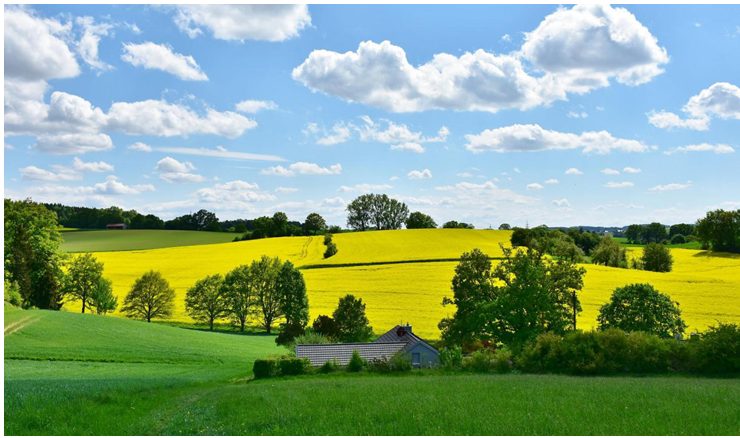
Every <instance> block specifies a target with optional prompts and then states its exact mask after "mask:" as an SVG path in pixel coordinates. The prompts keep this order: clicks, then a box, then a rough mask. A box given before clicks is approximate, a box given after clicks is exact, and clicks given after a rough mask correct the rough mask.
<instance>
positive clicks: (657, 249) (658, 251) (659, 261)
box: [642, 243, 673, 272]
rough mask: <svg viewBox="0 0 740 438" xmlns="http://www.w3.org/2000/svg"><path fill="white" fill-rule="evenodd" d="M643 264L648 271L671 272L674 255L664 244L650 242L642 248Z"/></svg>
mask: <svg viewBox="0 0 740 438" xmlns="http://www.w3.org/2000/svg"><path fill="white" fill-rule="evenodd" d="M642 265H643V268H644V269H645V270H646V271H653V272H670V271H671V268H672V267H673V256H671V252H670V251H669V250H668V248H666V247H665V246H663V244H660V243H648V244H647V245H645V248H643V250H642Z"/></svg>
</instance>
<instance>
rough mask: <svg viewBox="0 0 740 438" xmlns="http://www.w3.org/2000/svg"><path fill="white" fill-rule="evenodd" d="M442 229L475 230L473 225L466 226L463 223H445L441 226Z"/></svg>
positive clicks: (466, 224)
mask: <svg viewBox="0 0 740 438" xmlns="http://www.w3.org/2000/svg"><path fill="white" fill-rule="evenodd" d="M442 228H466V229H470V230H472V229H474V228H475V226H473V224H468V223H465V222H458V221H447V222H445V223H444V224H442Z"/></svg>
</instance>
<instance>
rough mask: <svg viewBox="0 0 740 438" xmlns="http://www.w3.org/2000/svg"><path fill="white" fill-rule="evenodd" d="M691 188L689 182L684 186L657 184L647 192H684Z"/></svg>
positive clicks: (679, 184)
mask: <svg viewBox="0 0 740 438" xmlns="http://www.w3.org/2000/svg"><path fill="white" fill-rule="evenodd" d="M689 187H691V181H689V182H687V183H686V184H681V183H670V184H659V185H657V186H655V187H650V188H649V189H648V191H651V192H671V191H675V190H685V189H688V188H689Z"/></svg>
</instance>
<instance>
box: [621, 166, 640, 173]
mask: <svg viewBox="0 0 740 438" xmlns="http://www.w3.org/2000/svg"><path fill="white" fill-rule="evenodd" d="M622 172H624V173H632V174H635V173H640V172H642V169H638V168H636V167H629V166H627V167H625V168H624V169H622Z"/></svg>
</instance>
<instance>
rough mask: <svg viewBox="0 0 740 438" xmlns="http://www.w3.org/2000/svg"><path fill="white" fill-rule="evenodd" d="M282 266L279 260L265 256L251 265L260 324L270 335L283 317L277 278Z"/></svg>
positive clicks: (250, 269)
mask: <svg viewBox="0 0 740 438" xmlns="http://www.w3.org/2000/svg"><path fill="white" fill-rule="evenodd" d="M281 266H282V263H280V259H279V258H277V257H273V258H270V257H267V256H265V255H263V256H262V258H260V259H259V260H255V261H253V262H252V264H251V265H249V271H250V272H251V274H252V281H253V282H254V283H253V285H254V290H255V291H256V296H255V298H256V300H255V303H256V307H257V310H258V313H259V316H260V322H261V324H262V327H263V328H264V329H265V331H266V332H267V333H268V334H269V333H271V332H272V325H273V323H274V322H275V321H276V320H278V319H279V318H280V317H281V316H283V314H282V311H281V309H282V307H281V304H282V301H281V297H280V295H279V294H278V291H277V289H276V283H277V276H278V272H280V267H281Z"/></svg>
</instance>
